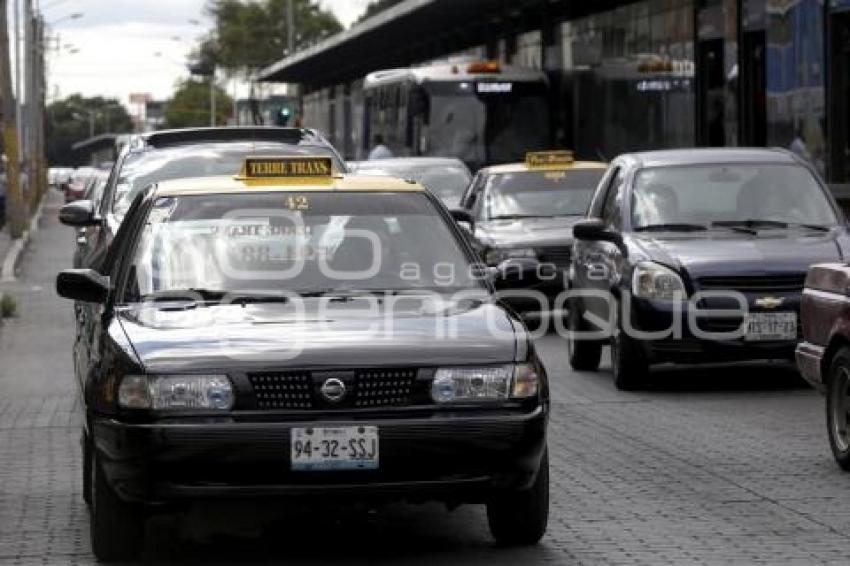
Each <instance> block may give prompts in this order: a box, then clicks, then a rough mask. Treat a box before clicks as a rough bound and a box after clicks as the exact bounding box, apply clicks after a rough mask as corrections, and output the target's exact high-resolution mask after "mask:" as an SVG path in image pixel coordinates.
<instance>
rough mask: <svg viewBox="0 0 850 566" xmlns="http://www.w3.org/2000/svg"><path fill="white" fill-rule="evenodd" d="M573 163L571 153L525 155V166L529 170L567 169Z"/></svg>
mask: <svg viewBox="0 0 850 566" xmlns="http://www.w3.org/2000/svg"><path fill="white" fill-rule="evenodd" d="M574 162H575V156H574V155H573V152H572V151H567V150H557V151H532V152H529V153H527V154H525V164H526V165H527V166H528V168H529V169H555V168H561V167H568V166H570V165H572V164H573V163H574Z"/></svg>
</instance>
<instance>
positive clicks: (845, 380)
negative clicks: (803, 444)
mask: <svg viewBox="0 0 850 566" xmlns="http://www.w3.org/2000/svg"><path fill="white" fill-rule="evenodd" d="M826 428H827V431H828V432H829V446H830V448H832V454H833V456H835V461H836V462H838V465H839V466H841V468H842V469H843V470H845V471H850V348H847V347H844V348H841V349H840V350H839V351H838V353H837V354H836V355H835V358H833V360H832V363H831V364H830V368H829V383H828V384H827V388H826Z"/></svg>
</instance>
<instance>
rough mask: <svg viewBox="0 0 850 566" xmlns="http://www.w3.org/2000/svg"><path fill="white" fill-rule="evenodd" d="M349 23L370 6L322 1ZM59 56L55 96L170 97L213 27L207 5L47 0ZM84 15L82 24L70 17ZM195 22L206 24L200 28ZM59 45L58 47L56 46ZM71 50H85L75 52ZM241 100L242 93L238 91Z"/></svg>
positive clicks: (199, 0)
mask: <svg viewBox="0 0 850 566" xmlns="http://www.w3.org/2000/svg"><path fill="white" fill-rule="evenodd" d="M320 1H321V4H322V5H323V6H324V7H325V8H327V9H330V10H332V11H333V12H334V13H335V14H336V15H337V17H338V18H339V20H340V21H341V22H342V24H343V25H345V26H349V25H350V24H351V23H352V22H353V21H354V20H356V19H357V18H358V17H359V16H360V14H362V13H363V10H364V9H365V7H366V5H367V4H368V3H369V0H320ZM40 2H41V5H42V6H43V11H44V13H45V19H46V20H47V22H48V24H53V25H52V26H51V33H52V35H58V44H59V47H60V48H59V50H58V51H56V50H53V51H51V55H50V58H49V91H48V96H49V98H51V99H52V98H54V97H56V96H57V95H58V96H60V97H65V96H67V95H69V94H72V93H75V92H79V93H82V94H84V95H86V96H94V95H102V96H113V97H117V98H119V99H120V100H121V101H122V102H124V103H125V104H127V103H128V99H129V94H130V93H132V92H144V93H150V94H152V95H153V96H154V97H155V98H166V97H168V95H169V93H171V91H172V87H173V85H174V83H175V81H176V80H177V79H179V78H181V77H185V76H186V75H187V71H186V67H185V60H186V56H187V54H188V53H189V51H190V50H191V48H192V46H193V45H194V43H195V40H196V38H198V37H199V36H200V35H202V34H203V33H204V32H205V31H206V30H208V29H209V28H210V22H209V19H208V18H207V16H206V14H205V12H204V6H205V4H206V0H40ZM77 12H79V13H82V14H83V16H82V17H80V18H79V19H76V20H69V19H67V17H68V16H69V15H70V14H73V13H77ZM190 20H196V21H200V22H201V25H197V24H192V23H190ZM55 44H56V42H54V45H55ZM72 49H78V50H79V51H78V52H76V53H73V52H71V50H72ZM239 94H240V95H242V93H239Z"/></svg>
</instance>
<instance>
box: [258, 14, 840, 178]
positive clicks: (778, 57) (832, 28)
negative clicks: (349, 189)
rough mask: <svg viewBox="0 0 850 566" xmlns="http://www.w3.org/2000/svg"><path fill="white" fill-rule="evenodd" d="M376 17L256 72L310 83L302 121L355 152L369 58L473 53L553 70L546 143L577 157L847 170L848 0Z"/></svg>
mask: <svg viewBox="0 0 850 566" xmlns="http://www.w3.org/2000/svg"><path fill="white" fill-rule="evenodd" d="M459 4H464V6H463V7H461V6H459ZM464 10H467V11H464ZM372 20H378V21H372V22H370V21H367V22H364V23H363V24H360V25H359V26H356V27H355V28H353V29H351V30H348V31H346V32H344V33H343V34H341V36H340V37H336V38H331V39H330V40H328V41H327V42H325V44H320V45H317V46H315V47H314V48H312V49H310V50H309V52H306V53H300V54H296V55H295V56H293V57H292V58H289V59H285V60H283V61H280V62H279V63H277V64H275V65H273V66H271V67H269V68H268V69H266V70H265V71H263V73H261V77H260V78H261V80H268V81H286V82H298V83H300V84H302V85H303V92H304V93H305V94H304V101H305V103H306V104H305V107H307V108H310V109H311V111H310V112H307V113H305V115H304V122H305V125H308V126H315V127H318V128H319V129H322V130H324V131H325V132H326V133H327V135H328V137H329V138H330V139H331V140H332V141H333V142H334V143H335V144H336V145H337V146H338V147H339V148H340V150H341V151H343V152H344V153H345V154H346V155H347V156H348V157H351V158H359V157H362V156H361V155H357V154H356V153H357V152H356V148H358V147H360V145H361V144H359V143H358V142H359V138H358V136H360V135H362V134H361V133H358V128H357V123H358V120H360V117H359V114H358V113H359V112H362V110H359V109H358V108H359V107H358V100H359V97H360V94H359V93H360V86H359V85H360V84H362V78H363V76H365V74H366V73H368V72H370V71H374V70H378V69H382V68H390V67H403V66H411V65H417V64H424V63H427V62H430V61H434V60H440V59H445V58H447V57H453V56H455V57H456V56H468V57H479V58H487V59H498V60H501V61H502V62H504V63H509V64H518V65H523V66H528V67H533V68H539V69H542V70H544V71H545V72H546V73H547V75H548V76H549V78H550V82H551V116H552V121H553V127H552V143H553V145H554V146H558V147H571V148H573V149H574V150H575V151H576V152H577V154H578V155H580V156H581V157H586V158H606V159H610V158H612V157H614V156H615V155H617V154H618V153H621V152H625V151H635V150H643V149H658V148H673V147H687V146H777V147H784V148H788V149H791V150H793V151H795V152H797V153H799V154H800V155H803V156H805V157H806V158H807V159H808V160H810V161H811V162H812V163H813V164H814V166H815V167H816V168H817V169H818V170H819V171H820V172H821V173H822V174H823V175H824V176H825V177H826V178H827V179H829V180H830V181H831V182H833V183H837V184H842V183H844V184H847V183H850V0H640V1H622V0H621V1H615V0H594V1H593V2H585V1H581V2H578V1H574V0H560V1H558V0H555V1H551V0H550V1H543V0H516V1H514V2H503V1H500V0H467V1H465V2H463V3H459V2H454V1H453V0H432V1H431V2H423V1H422V0H408V1H407V2H402V3H401V4H400V5H398V6H396V7H395V8H392V9H390V10H388V11H387V13H385V14H383V15H380V16H378V17H377V18H372ZM412 30H419V33H413V31H412ZM429 30H434V33H429ZM436 31H439V33H436ZM399 37H404V38H405V39H404V40H403V41H401V40H399ZM400 41H401V43H400ZM334 63H336V64H334ZM316 100H321V101H323V104H324V105H318V104H310V101H316Z"/></svg>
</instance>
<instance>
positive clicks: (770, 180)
mask: <svg viewBox="0 0 850 566" xmlns="http://www.w3.org/2000/svg"><path fill="white" fill-rule="evenodd" d="M837 222H838V219H837V218H836V216H835V211H834V210H833V208H832V206H831V205H830V202H829V200H828V198H827V196H826V195H825V194H824V191H823V188H822V187H821V185H820V183H818V181H817V179H816V178H815V177H814V175H812V173H811V172H809V170H808V169H806V168H805V167H802V166H799V165H782V164H744V165H722V164H719V165H706V166H686V167H658V168H651V169H645V170H643V171H641V172H640V173H639V174H638V175H637V178H636V180H635V184H634V190H633V191H632V226H633V228H634V229H635V230H640V229H646V228H647V227H652V226H656V225H657V226H665V225H670V226H673V225H695V226H704V227H706V228H708V227H712V226H714V227H717V226H720V227H724V226H725V227H734V228H746V229H750V230H752V229H762V228H766V229H769V228H783V227H786V228H787V227H789V226H799V225H803V226H811V227H821V226H823V227H826V226H834V225H835V224H837Z"/></svg>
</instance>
